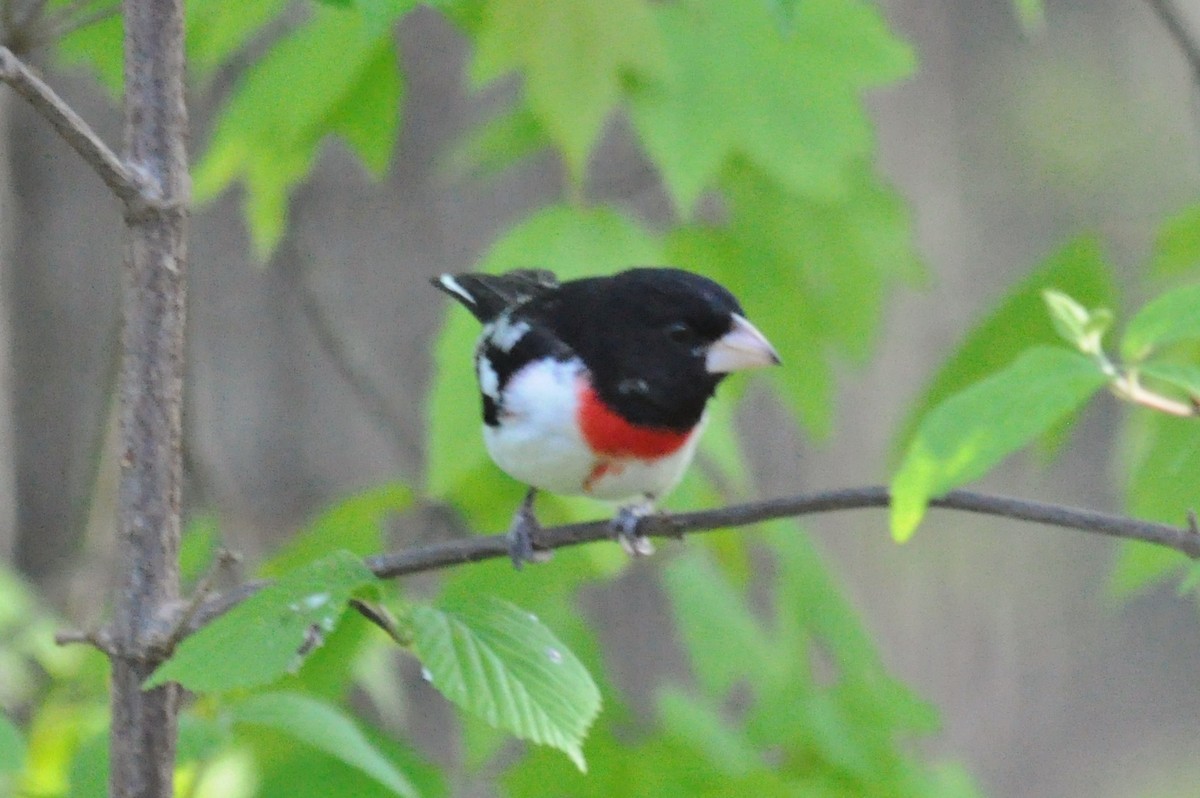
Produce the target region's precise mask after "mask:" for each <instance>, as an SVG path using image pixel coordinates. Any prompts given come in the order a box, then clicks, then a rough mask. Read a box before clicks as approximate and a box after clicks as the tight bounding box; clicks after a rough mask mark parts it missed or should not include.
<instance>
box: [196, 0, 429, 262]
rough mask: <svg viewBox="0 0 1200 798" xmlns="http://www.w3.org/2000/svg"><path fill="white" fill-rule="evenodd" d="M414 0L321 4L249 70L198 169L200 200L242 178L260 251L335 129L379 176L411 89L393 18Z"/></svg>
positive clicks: (265, 251) (266, 248)
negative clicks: (399, 55) (405, 78)
mask: <svg viewBox="0 0 1200 798" xmlns="http://www.w3.org/2000/svg"><path fill="white" fill-rule="evenodd" d="M405 8H406V4H405V3H400V2H389V0H372V2H369V3H367V2H364V3H363V4H362V5H361V7H356V8H354V9H351V10H348V9H342V8H336V7H331V6H319V7H317V8H316V9H314V12H313V15H312V17H311V19H310V20H309V21H308V22H306V23H305V24H304V25H302V26H301V27H299V28H297V29H296V30H295V31H292V32H291V33H289V34H288V35H287V36H284V37H283V38H281V39H280V40H279V41H278V42H276V43H275V44H274V46H273V47H272V48H271V49H270V50H269V51H268V52H267V53H266V54H265V55H264V56H263V57H262V58H261V59H260V60H258V61H257V62H256V63H255V64H254V65H253V66H252V67H250V68H249V69H248V70H247V71H246V73H245V74H244V75H243V76H242V78H241V80H239V82H238V85H237V87H236V88H235V90H234V92H233V95H232V96H231V98H230V100H229V102H228V103H227V104H226V106H225V108H224V109H223V110H222V112H221V115H220V117H219V119H218V121H217V126H216V130H215V132H214V133H213V138H212V142H211V143H210V145H209V148H208V150H207V151H206V152H205V154H204V156H203V157H202V158H201V160H200V162H199V163H198V164H197V165H196V168H195V172H194V179H195V186H194V188H195V195H196V198H197V201H205V200H208V199H211V198H212V197H214V196H216V195H217V194H218V193H220V192H221V191H223V190H224V189H225V188H227V187H228V186H229V185H230V184H231V183H232V182H233V181H234V180H236V179H238V178H241V179H242V180H244V181H245V184H246V215H247V220H248V222H249V226H250V232H251V235H252V238H253V240H254V244H255V249H256V251H257V252H258V254H259V255H260V256H262V257H265V256H267V255H269V254H270V252H271V251H272V250H273V249H274V247H275V245H276V244H278V242H279V239H280V237H281V236H282V235H283V231H284V226H285V224H286V220H287V200H288V194H289V193H290V192H291V190H292V188H294V187H295V186H296V184H297V183H299V182H300V181H301V180H302V179H303V178H304V177H305V176H306V175H307V174H308V172H309V171H310V170H311V169H312V167H313V165H314V163H315V162H316V157H317V154H318V152H319V149H320V145H321V142H322V141H323V139H324V138H325V137H326V136H329V135H339V136H341V138H342V139H343V140H344V141H345V142H346V143H347V144H348V145H349V146H350V148H351V149H352V150H353V151H354V152H355V153H356V154H357V155H358V157H359V158H360V159H362V161H363V163H364V164H365V165H366V166H367V168H368V169H369V170H371V171H372V173H374V174H375V175H376V176H379V175H381V174H382V172H383V170H384V169H385V168H386V166H387V163H388V160H389V158H390V156H391V153H392V150H393V148H394V145H395V141H396V136H397V134H398V131H399V119H400V102H401V96H402V93H403V84H402V83H401V77H400V71H399V63H398V61H397V57H396V48H395V43H394V41H393V37H392V32H391V23H392V22H394V21H395V19H397V18H399V16H400V15H401V14H402V13H403V11H404V10H405Z"/></svg>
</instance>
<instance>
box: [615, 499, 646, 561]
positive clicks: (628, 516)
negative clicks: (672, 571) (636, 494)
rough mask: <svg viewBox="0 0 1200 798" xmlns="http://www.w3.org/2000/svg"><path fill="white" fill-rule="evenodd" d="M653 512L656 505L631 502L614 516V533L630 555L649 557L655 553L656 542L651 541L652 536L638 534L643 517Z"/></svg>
mask: <svg viewBox="0 0 1200 798" xmlns="http://www.w3.org/2000/svg"><path fill="white" fill-rule="evenodd" d="M653 512H654V505H653V504H651V503H649V502H646V503H643V504H631V505H629V506H627V507H622V508H621V509H620V510H619V511H617V514H616V516H615V517H614V518H613V520H612V530H613V534H614V536H615V537H616V539H617V542H618V543H620V544H621V548H622V549H624V550H625V553H626V554H628V555H629V556H630V557H648V556H650V555H651V554H653V553H654V544H653V543H651V542H650V538H648V537H646V536H644V535H639V534H638V526H639V525H640V524H641V522H642V519H643V518H645V517H646V516H648V515H650V514H651V513H653Z"/></svg>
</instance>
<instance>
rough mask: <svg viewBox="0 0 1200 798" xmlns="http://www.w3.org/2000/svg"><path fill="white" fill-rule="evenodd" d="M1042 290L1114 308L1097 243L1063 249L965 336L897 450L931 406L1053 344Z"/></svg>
mask: <svg viewBox="0 0 1200 798" xmlns="http://www.w3.org/2000/svg"><path fill="white" fill-rule="evenodd" d="M1046 288H1056V289H1058V290H1060V291H1062V292H1064V293H1067V294H1069V295H1070V296H1072V297H1075V298H1076V300H1077V301H1078V302H1080V303H1082V304H1084V305H1086V306H1090V307H1097V306H1104V305H1114V304H1115V303H1116V288H1115V285H1114V282H1113V278H1112V274H1111V269H1110V268H1109V266H1108V264H1107V262H1106V261H1105V259H1104V255H1103V253H1102V252H1101V250H1100V245H1099V242H1097V241H1096V240H1095V239H1094V238H1091V237H1087V238H1080V239H1077V240H1075V241H1072V242H1070V243H1069V244H1067V245H1065V246H1064V247H1063V248H1062V249H1060V250H1059V251H1058V252H1056V253H1054V254H1053V255H1051V256H1050V257H1049V258H1047V259H1046V260H1045V261H1044V262H1043V263H1042V264H1041V265H1039V266H1038V268H1037V269H1035V270H1034V271H1033V272H1032V273H1031V274H1030V275H1029V276H1028V277H1026V278H1025V279H1024V280H1022V281H1021V282H1020V283H1018V284H1017V285H1016V286H1014V287H1013V288H1012V289H1011V291H1010V293H1009V294H1008V296H1006V297H1005V298H1004V300H1003V301H1001V302H1000V303H999V305H998V306H997V307H996V308H995V309H994V310H993V311H992V312H991V313H990V314H988V316H987V317H986V318H985V319H984V320H983V321H981V322H980V323H979V324H978V325H976V326H975V328H974V329H973V330H971V332H969V333H968V334H967V336H966V337H965V338H964V339H963V341H962V343H960V344H959V346H958V348H957V350H956V351H955V352H954V354H953V355H952V356H951V357H950V358H949V359H948V360H947V361H946V362H945V364H943V365H942V367H941V368H940V369H939V370H938V373H937V374H936V375H935V376H934V378H933V379H932V380H931V381H930V382H929V385H928V386H927V387H926V388H925V390H924V392H923V393H922V395H921V396H920V397H919V398H918V399H917V401H916V402H914V404H913V407H912V409H911V410H910V411H909V412H908V415H907V417H906V418H905V421H904V423H903V424H901V425H900V432H899V434H898V435H897V436H896V439H895V440H896V449H897V450H898V449H899V448H900V447H901V446H902V445H904V444H906V443H907V442H908V441H909V439H910V438H911V437H912V434H913V431H914V430H915V429H916V425H917V421H918V420H919V419H920V418H921V417H923V416H924V415H926V414H927V413H928V412H929V411H930V410H931V409H932V408H933V407H934V406H936V405H938V404H940V403H941V402H943V401H945V400H946V399H947V398H948V397H950V396H952V395H953V394H955V393H958V392H959V391H961V390H963V389H964V388H966V387H967V386H968V385H971V384H973V383H975V382H977V381H979V380H981V379H983V378H984V377H985V376H986V375H988V374H991V373H993V372H995V371H998V370H1000V369H1001V368H1003V367H1004V366H1005V365H1007V364H1008V363H1011V362H1012V361H1013V360H1014V359H1015V358H1016V357H1017V356H1018V355H1020V354H1021V352H1024V351H1025V350H1026V349H1028V348H1030V347H1032V346H1035V345H1037V344H1052V343H1055V342H1056V341H1057V340H1058V335H1057V333H1056V332H1055V330H1054V327H1053V325H1052V323H1051V321H1050V318H1049V316H1048V315H1047V313H1046V306H1045V304H1044V303H1043V300H1042V296H1041V292H1042V290H1043V289H1046ZM1059 437H1061V436H1059ZM1051 443H1056V441H1052V442H1051Z"/></svg>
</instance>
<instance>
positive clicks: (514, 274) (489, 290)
mask: <svg viewBox="0 0 1200 798" xmlns="http://www.w3.org/2000/svg"><path fill="white" fill-rule="evenodd" d="M432 282H433V284H434V286H435V287H437V288H439V289H441V290H442V291H444V292H446V293H447V294H449V295H450V296H452V297H454V298H455V299H456V300H458V301H459V302H461V303H462V305H463V307H465V308H466V309H467V310H469V311H471V313H473V314H474V315H475V318H477V319H479V320H480V321H481V322H484V323H487V322H489V321H491V320H492V319H494V318H496V316H498V315H500V313H502V312H503V311H504V310H506V309H507V308H510V307H513V306H514V305H519V304H521V303H522V302H525V301H526V300H528V299H531V298H533V297H535V296H537V295H538V294H541V293H544V292H546V291H549V290H550V289H552V288H557V287H558V279H557V278H556V277H555V276H554V274H553V273H552V272H548V271H546V270H544V269H519V270H517V271H511V272H508V273H507V274H443V275H440V276H438V277H434V278H433V280H432Z"/></svg>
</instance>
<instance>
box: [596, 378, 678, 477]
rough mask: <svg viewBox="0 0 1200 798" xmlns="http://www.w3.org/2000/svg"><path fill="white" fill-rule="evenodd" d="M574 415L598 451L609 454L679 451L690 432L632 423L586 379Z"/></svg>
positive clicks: (640, 455)
mask: <svg viewBox="0 0 1200 798" xmlns="http://www.w3.org/2000/svg"><path fill="white" fill-rule="evenodd" d="M575 417H576V419H577V420H578V422H579V429H580V430H581V431H582V432H583V439H584V440H585V441H586V442H587V445H588V446H590V447H591V449H592V451H593V452H595V453H596V454H600V455H605V456H607V457H636V458H638V459H640V460H653V459H655V458H658V457H664V456H666V455H668V454H672V453H673V452H676V451H678V450H679V448H680V447H681V446H683V444H684V443H686V442H687V439H688V435H689V433H687V432H677V431H675V430H673V429H663V428H661V427H641V426H638V425H636V424H631V423H629V422H628V421H626V420H625V419H623V418H621V417H620V416H619V415H617V414H616V413H615V412H613V411H612V410H611V409H609V407H608V405H606V404H604V402H603V401H602V400H601V399H600V397H599V396H597V395H596V392H595V391H594V390H592V386H591V385H589V384H588V383H587V382H581V383H580V388H579V406H578V409H577V410H576V411H575Z"/></svg>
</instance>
